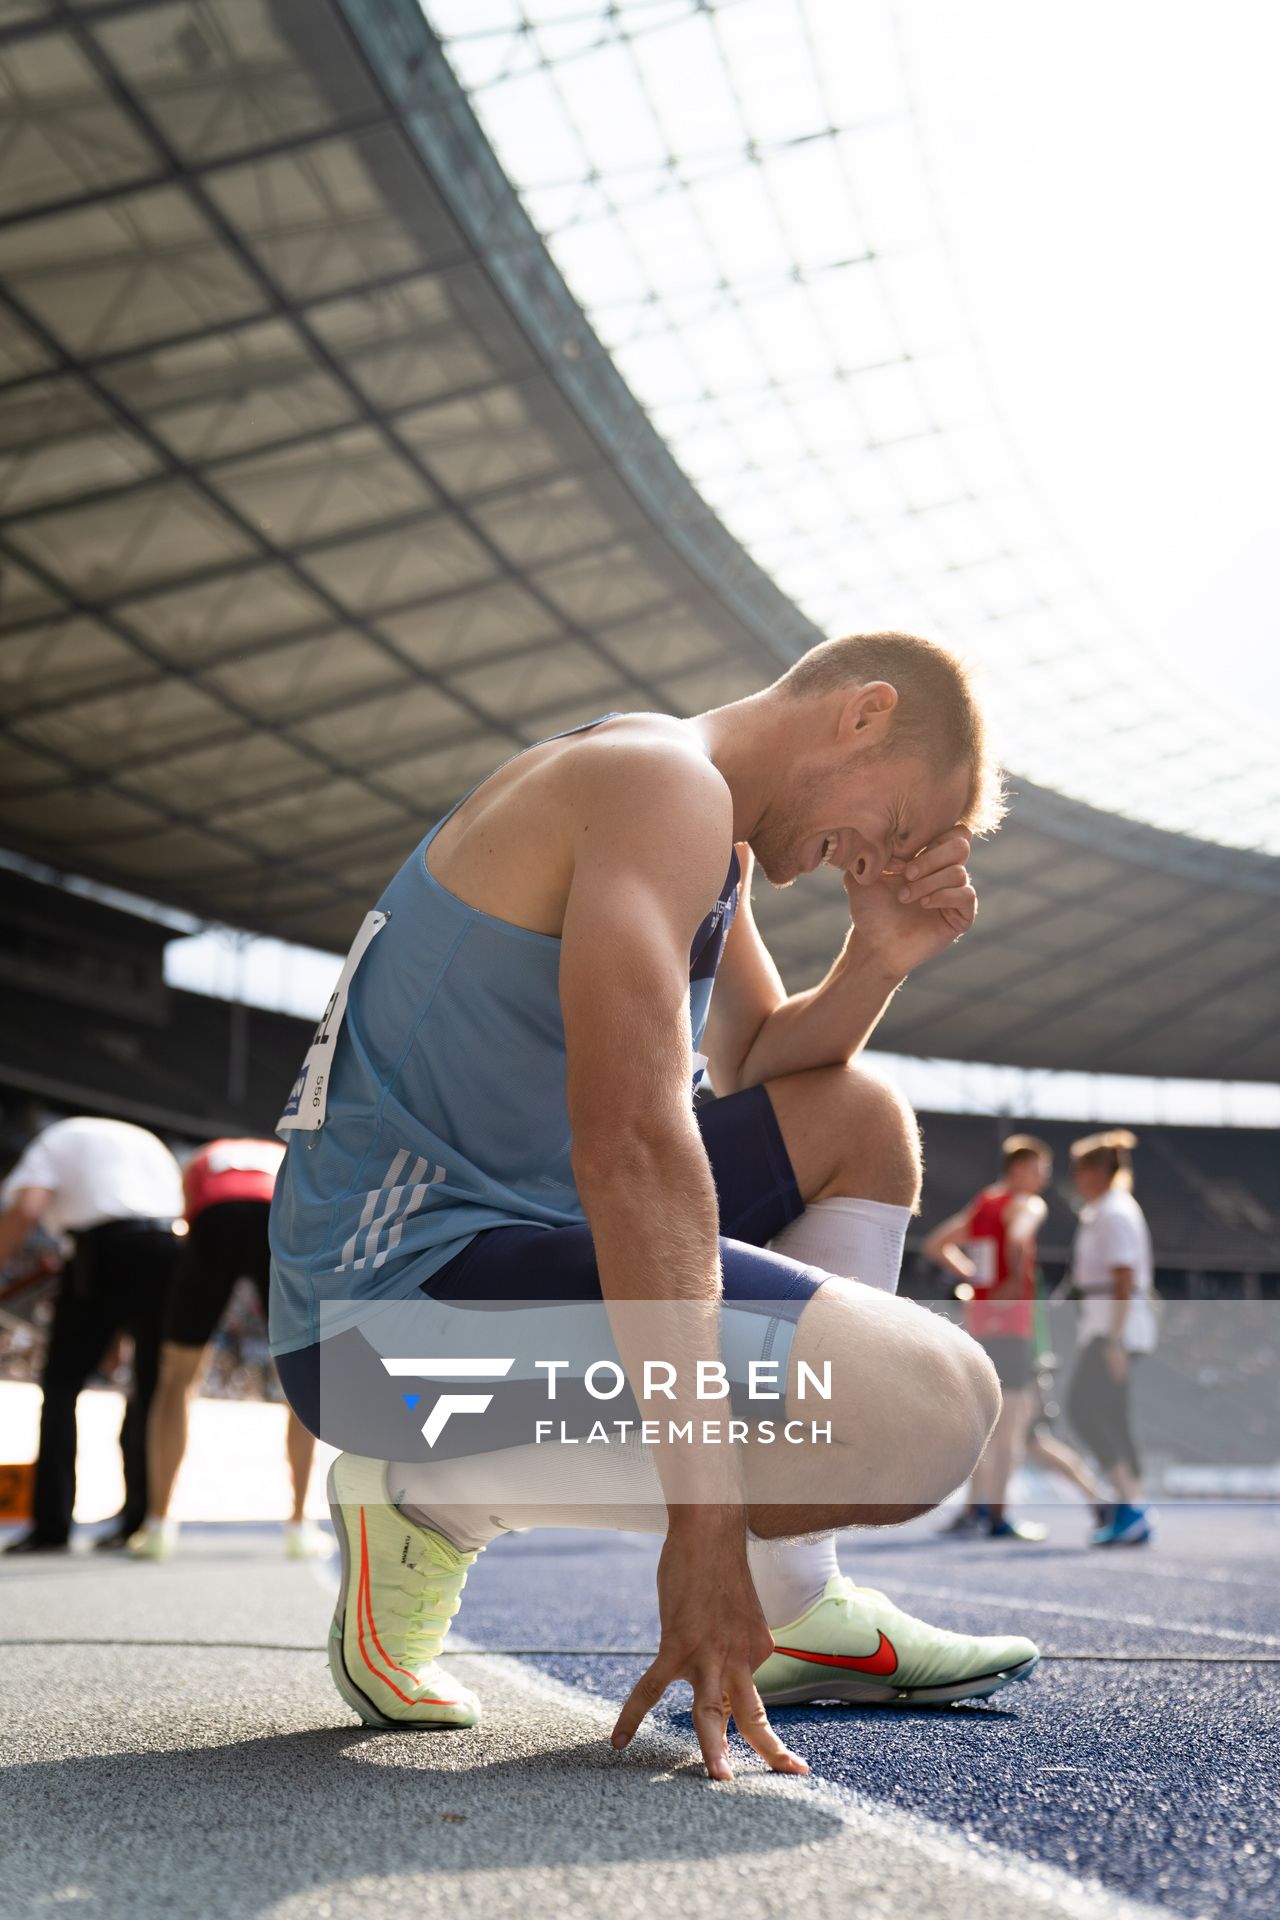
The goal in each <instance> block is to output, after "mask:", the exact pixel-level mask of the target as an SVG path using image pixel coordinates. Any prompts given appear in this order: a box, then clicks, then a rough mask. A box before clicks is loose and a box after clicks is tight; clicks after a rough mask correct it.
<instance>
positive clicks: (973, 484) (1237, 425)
mask: <svg viewBox="0 0 1280 1920" xmlns="http://www.w3.org/2000/svg"><path fill="white" fill-rule="evenodd" d="M427 11H428V13H429V16H430V18H431V19H432V21H433V23H434V24H435V26H436V27H437V30H438V31H440V32H441V33H442V35H443V36H444V38H445V41H446V45H447V47H448V50H449V53H450V56H451V58H452V60H453V61H454V64H455V67H456V68H457V70H458V72H459V74H460V76H461V78H462V79H463V81H464V84H466V85H467V86H468V87H469V88H470V90H471V91H472V97H473V100H474V104H475V106H476V109H477V111H478V113H479V114H480V116H481V119H482V122H483V124H484V125H485V127H486V130H487V131H488V133H489V135H490V138H491V139H492V140H493V142H494V145H495V147H496V149H497V151H498V153H499V156H500V157H501V159H502V160H503V162H504V165H505V166H506V168H507V171H508V173H509V174H510V175H511V177H512V179H513V180H514V181H515V183H516V185H517V186H518V187H519V188H520V190H521V193H522V196H523V198H524V201H525V204H526V206H527V208H528V209H529V212H530V215H531V217H532V218H533V219H534V221H535V223H536V224H537V225H538V226H539V227H540V229H541V230H542V231H543V232H544V234H545V235H546V237H547V239H548V243H549V245H550V246H551V248H552V251H553V253H554V255H555V257H556V259H557V262H558V264H559V265H560V267H561V270H562V271H563V272H564V274H565V276H566V278H567V280H568V281H569V284H570V286H571V287H572V288H573V290H574V292H575V293H576V294H577V296H578V298H579V299H580V300H581V301H582V303H583V305H584V306H585V307H586V308H587V310H588V312H589V313H590V315H591V317H592V319H593V321H594V323H595V325H596V327H597V329H598V331H599V332H600V334H601V336H602V338H603V339H604V341H605V343H606V345H607V346H608V348H609V349H610V351H611V353H612V354H613V357H614V359H615V360H616V362H617V364H618V365H619V367H620V368H621V369H622V371H623V373H624V375H625V376H626V378H627V379H628V381H629V382H630V384H631V386H632V389H633V391H634V392H635V393H636V394H637V396H638V397H639V398H640V400H641V401H642V402H643V404H644V405H645V406H646V407H647V408H648V410H649V412H650V413H651V415H652V417H653V419H654V421H655V424H656V425H657V426H658V428H659V430H660V431H661V432H662V433H663V435H664V437H665V438H666V439H667V440H668V442H669V444H670V445H671V446H672V448H673V450H674V451H675V453H676V454H677V457H678V458H679V459H680V460H681V462H682V464H683V465H684V467H685V469H686V471H687V472H688V473H689V474H690V476H691V478H693V480H694V481H695V483H696V484H697V485H698V486H699V487H700V489H701V490H702V491H703V493H704V494H705V496H706V497H707V499H708V500H709V501H710V502H711V504H712V505H713V506H714V507H715V508H716V510H717V511H718V512H719V513H720V514H721V515H722V517H723V518H724V519H725V520H726V522H727V523H728V524H729V526H730V527H731V528H732V529H733V531H734V532H735V533H737V535H738V536H739V538H741V539H742V540H743V541H744V543H745V544H747V545H748V546H749V547H750V548H751V550H752V551H753V553H754V554H755V556H756V558H757V559H758V560H759V561H760V562H761V564H762V565H764V566H765V567H766V568H768V570H769V571H770V572H772V573H773V575H774V576H775V578H776V579H777V580H778V581H779V583H780V584H781V585H782V586H783V587H784V589H786V590H787V591H788V592H790V593H791V594H792V595H793V596H794V597H795V598H796V599H797V600H798V601H799V602H800V603H801V604H802V605H803V606H804V607H805V609H806V610H807V611H808V612H809V613H810V614H811V615H812V617H813V618H814V619H815V620H816V621H817V622H818V624H819V625H821V626H823V627H824V628H825V629H827V630H829V631H837V630H848V629H849V628H851V627H858V626H861V627H867V626H871V625H873V624H895V625H900V626H915V627H917V628H920V629H922V630H924V631H926V632H932V633H935V634H937V635H938V636H939V637H941V638H947V639H950V640H952V641H953V642H955V643H958V644H960V645H962V646H963V647H965V648H966V650H968V651H969V652H971V653H972V654H973V656H974V657H975V658H976V659H977V660H978V661H979V662H980V663H982V664H983V665H984V666H985V668H986V669H987V671H988V680H989V688H990V692H991V697H992V700H993V704H994V707H995V711H996V714H997V719H998V724H999V729H1000V735H1001V742H1002V747H1003V750H1004V753H1005V757H1006V758H1007V760H1008V761H1009V762H1010V764H1011V765H1013V766H1014V767H1015V768H1017V769H1018V770H1019V771H1021V772H1023V773H1024V774H1027V775H1029V776H1031V777H1032V778H1033V779H1038V780H1040V781H1042V782H1043V783H1045V784H1047V785H1051V786H1056V787H1059V788H1060V789H1062V790H1064V791H1069V792H1073V793H1076V794H1079V795H1081V796H1083V797H1085V798H1088V799H1091V800H1093V801H1094V802H1095V803H1097V804H1101V805H1103V806H1107V807H1112V808H1114V809H1116V810H1119V811H1127V812H1129V813H1131V814H1133V815H1135V816H1136V817H1140V818H1147V819H1151V820H1154V821H1156V822H1157V823H1159V824H1162V825H1167V826H1171V827H1175V828H1179V829H1182V830H1185V831H1195V832H1200V833H1202V834H1204V835H1206V837H1210V838H1219V839H1222V840H1225V841H1229V842H1233V843H1236V844H1243V845H1255V846H1266V847H1268V848H1270V849H1271V850H1273V851H1280V800H1278V795H1280V781H1278V776H1277V772H1276V768H1277V766H1278V765H1280V751H1278V749H1280V726H1278V724H1277V718H1276V716H1277V712H1278V711H1280V649H1278V648H1277V645H1276V641H1277V638H1278V637H1280V636H1278V635H1277V625H1278V624H1280V622H1278V616H1277V612H1276V608H1277V605H1278V604H1280V598H1278V596H1277V593H1276V585H1277V582H1276V578H1275V576H1276V571H1277V565H1276V560H1275V557H1274V556H1275V550H1276V546H1277V542H1276V540H1275V537H1274V529H1275V526H1276V520H1277V514H1276V508H1277V505H1280V500H1278V499H1277V495H1278V493H1280V479H1278V478H1277V473H1276V469H1275V465H1274V462H1273V460H1272V447H1273V445H1274V443H1275V440H1276V434H1277V428H1278V427H1280V385H1278V383H1277V377H1276V373H1275V359H1276V356H1275V348H1274V342H1275V340H1276V339H1277V337H1280V324H1278V323H1280V310H1278V309H1280V277H1277V276H1276V275H1275V274H1274V273H1272V271H1271V263H1270V254H1271V252H1272V245H1271V242H1270V241H1268V239H1267V235H1268V233H1270V232H1271V230H1272V228H1273V225H1274V208H1273V205H1272V193H1273V183H1274V180H1275V179H1276V177H1277V175H1278V173H1280V116H1277V115H1276V114H1275V112H1274V109H1273V102H1272V99H1271V97H1270V94H1271V91H1272V80H1273V76H1274V73H1275V71H1276V70H1277V61H1276V55H1277V53H1278V52H1280V14H1278V13H1276V12H1275V11H1274V10H1272V9H1269V8H1262V7H1258V6H1256V5H1254V4H1244V3H1243V0H1227V4H1226V5H1223V6H1218V7H1215V8H1214V9H1212V11H1210V10H1207V9H1206V8H1205V7H1204V6H1203V5H1200V4H1196V5H1189V4H1180V3H1179V0H1173V3H1172V4H1170V0H1125V4H1124V5H1123V6H1116V5H1115V4H1114V0H1080V4H1077V5H1075V6H1073V7H1071V8H1070V9H1067V8H1065V7H1063V6H1049V5H1044V4H1039V5H1028V4H1026V0H967V3H966V5H964V6H962V7H958V6H948V5H945V4H943V3H942V0H901V4H898V5H894V4H892V0H858V4H857V5H856V6H853V5H850V4H848V0H711V4H708V5H698V4H695V0H620V4H617V5H611V4H608V3H607V0H528V4H527V5H525V6H523V7H521V6H520V5H519V4H517V0H429V4H428V7H427Z"/></svg>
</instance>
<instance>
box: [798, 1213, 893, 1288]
mask: <svg viewBox="0 0 1280 1920" xmlns="http://www.w3.org/2000/svg"><path fill="white" fill-rule="evenodd" d="M910 1224H911V1209H910V1207H891V1206H890V1205H889V1203H888V1202H887V1201H885V1200H857V1199H853V1198H849V1199H844V1198H841V1199H837V1200H814V1201H812V1202H811V1203H810V1205H809V1206H807V1207H806V1208H805V1210H804V1212H803V1213H802V1214H800V1215H799V1217H798V1218H797V1219H795V1220H793V1221H792V1222H791V1224H790V1225H789V1226H786V1227H784V1228H783V1229H782V1232H781V1233H780V1234H779V1235H778V1236H777V1238H776V1239H775V1240H771V1241H770V1242H769V1247H770V1250H771V1251H772V1252H773V1253H785V1254H786V1255H787V1257H788V1259H791V1260H801V1261H803V1262H804V1264H805V1266H807V1267H821V1268H822V1269H823V1270H824V1271H825V1272H827V1273H837V1274H840V1275H842V1276H843V1278H844V1279H846V1280H861V1282H862V1284H863V1286H864V1287H875V1288H877V1289H878V1291H879V1292H881V1293H896V1292H897V1291H898V1274H899V1271H900V1269H901V1267H902V1249H903V1246H904V1245H905V1243H906V1238H907V1228H908V1227H909V1226H910Z"/></svg>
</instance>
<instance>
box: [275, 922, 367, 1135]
mask: <svg viewBox="0 0 1280 1920" xmlns="http://www.w3.org/2000/svg"><path fill="white" fill-rule="evenodd" d="M387 918H388V916H387V915H386V914H385V913H381V912H379V911H378V909H377V908H376V907H375V908H374V909H373V911H372V912H371V913H366V915H365V917H364V919H363V920H362V921H361V923H360V931H359V933H358V934H357V935H356V937H355V939H354V941H353V942H352V944H351V951H350V953H349V954H348V955H347V958H346V962H345V964H344V966H343V969H342V972H341V973H340V974H339V975H338V984H337V986H336V987H335V988H334V990H333V992H332V993H331V994H330V995H329V1004H328V1006H327V1007H326V1008H325V1010H324V1013H323V1014H322V1015H321V1018H320V1025H319V1026H318V1027H317V1028H316V1031H315V1037H314V1039H313V1040H312V1042H311V1045H310V1046H309V1047H308V1048H307V1057H306V1059H305V1060H304V1061H303V1063H302V1067H301V1070H300V1072H299V1074H298V1077H297V1079H296V1080H295V1081H294V1083H293V1092H292V1093H291V1094H290V1095H289V1098H288V1099H287V1100H286V1101H285V1107H284V1112H283V1113H282V1114H281V1115H280V1118H279V1119H278V1120H277V1121H276V1132H277V1133H296V1132H303V1133H317V1132H319V1130H320V1128H321V1127H322V1126H323V1125H324V1115H325V1108H326V1107H327V1106H328V1104H329V1071H330V1068H331V1066H332V1064H333V1050H334V1047H335V1046H336V1044H337V1039H338V1035H339V1033H341V1031H342V1022H343V1019H344V1017H345V1015H346V1011H347V995H348V993H350V991H351V982H352V979H353V978H354V976H355V970H356V968H357V967H358V966H359V965H360V962H361V961H362V960H363V959H364V956H365V954H366V953H367V952H368V950H369V947H370V946H371V945H372V942H373V937H374V935H375V934H377V933H381V932H382V929H383V927H385V926H386V924H387Z"/></svg>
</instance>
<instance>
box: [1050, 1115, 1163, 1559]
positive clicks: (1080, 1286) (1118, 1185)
mask: <svg viewBox="0 0 1280 1920" xmlns="http://www.w3.org/2000/svg"><path fill="white" fill-rule="evenodd" d="M1136 1145H1137V1140H1136V1139H1135V1137H1134V1135H1133V1134H1131V1133H1128V1132H1126V1131H1125V1130H1124V1129H1122V1128H1113V1129H1112V1130H1111V1131H1110V1132H1108V1133H1094V1134H1089V1135H1088V1136H1087V1137H1086V1138H1085V1139H1083V1140H1077V1141H1076V1142H1075V1144H1074V1145H1073V1146H1072V1148H1071V1173H1072V1177H1073V1179H1074V1181H1075V1184H1076V1188H1077V1190H1078V1192H1079V1194H1080V1197H1081V1199H1082V1200H1083V1201H1084V1203H1085V1204H1084V1207H1083V1209H1082V1210H1081V1214H1080V1225H1079V1228H1078V1230H1077V1233H1076V1239H1075V1245H1074V1247H1073V1249H1072V1255H1071V1284H1072V1290H1073V1291H1074V1292H1075V1293H1076V1294H1078V1295H1079V1296H1080V1323H1079V1328H1078V1332H1077V1358H1076V1365H1075V1371H1074V1373H1073V1375H1072V1378H1071V1385H1070V1387H1069V1389H1068V1392H1067V1414H1068V1417H1069V1419H1070V1421H1071V1424H1072V1426H1073V1427H1074V1428H1075V1430H1076V1432H1077V1433H1078V1434H1079V1435H1080V1438H1081V1439H1082V1440H1083V1441H1084V1442H1085V1444H1086V1446H1087V1447H1088V1448H1089V1450H1090V1451H1091V1452H1092V1453H1093V1455H1094V1456H1095V1458H1096V1459H1097V1462H1098V1465H1099V1466H1100V1467H1101V1468H1102V1470H1103V1472H1104V1473H1105V1474H1106V1476H1107V1478H1108V1479H1109V1480H1110V1482H1111V1485H1112V1487H1113V1488H1114V1490H1115V1495H1116V1500H1117V1506H1116V1510H1115V1513H1114V1515H1113V1516H1112V1517H1111V1518H1110V1519H1109V1520H1108V1521H1107V1522H1106V1524H1104V1525H1103V1526H1100V1527H1099V1528H1098V1529H1097V1531H1096V1532H1095V1533H1094V1535H1093V1544H1094V1545H1095V1546H1100V1547H1112V1546H1141V1545H1145V1544H1146V1542H1148V1541H1149V1540H1150V1539H1151V1537H1152V1533H1151V1521H1150V1518H1149V1516H1148V1514H1147V1511H1146V1508H1145V1507H1144V1506H1143V1504H1142V1468H1141V1463H1140V1461H1139V1458H1138V1449H1137V1446H1136V1444H1135V1441H1134V1437H1133V1427H1132V1422H1131V1419H1130V1406H1129V1402H1130V1388H1131V1384H1132V1380H1133V1369H1134V1363H1135V1359H1136V1357H1137V1356H1138V1355H1140V1354H1144V1353H1150V1352H1151V1351H1152V1350H1153V1348H1154V1347H1155V1344H1156V1317H1155V1309H1154V1306H1153V1304H1152V1303H1153V1299H1154V1294H1155V1287H1154V1266H1155V1262H1154V1257H1153V1254H1152V1248H1151V1233H1150V1230H1149V1229H1148V1226H1147V1222H1146V1218H1145V1216H1144V1214H1143V1211H1142V1208H1141V1207H1140V1206H1139V1205H1138V1203H1137V1201H1136V1200H1135V1199H1134V1197H1133V1174H1132V1165H1131V1155H1132V1152H1133V1149H1134V1147H1135V1146H1136Z"/></svg>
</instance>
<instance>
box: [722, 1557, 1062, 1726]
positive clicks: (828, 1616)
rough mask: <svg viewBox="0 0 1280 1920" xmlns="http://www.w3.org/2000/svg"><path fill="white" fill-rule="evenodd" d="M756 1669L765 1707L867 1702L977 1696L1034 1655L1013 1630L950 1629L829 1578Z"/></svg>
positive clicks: (1021, 1672)
mask: <svg viewBox="0 0 1280 1920" xmlns="http://www.w3.org/2000/svg"><path fill="white" fill-rule="evenodd" d="M773 1644H774V1651H773V1652H772V1653H771V1654H770V1656H769V1658H768V1659H767V1660H766V1661H765V1663H764V1665H763V1666H762V1667H760V1668H759V1669H758V1670H757V1672H756V1686H757V1688H758V1689H759V1692H760V1698H761V1699H762V1700H763V1701H764V1703H765V1705H766V1706H777V1707H782V1706H793V1705H797V1704H799V1703H801V1702H803V1701H806V1700H845V1701H849V1702H851V1703H852V1704H854V1705H856V1706H866V1707H895V1706H897V1707H917V1706H945V1705H947V1704H948V1702H950V1701H953V1700H982V1699H985V1698H986V1696H987V1695H988V1694H989V1693H995V1692H996V1691H997V1690H998V1689H999V1688H1000V1687H1007V1686H1008V1685H1009V1682H1010V1681H1011V1680H1025V1679H1026V1678H1027V1675H1028V1674H1029V1673H1030V1672H1031V1670H1032V1668H1033V1667H1034V1666H1035V1664H1036V1662H1037V1661H1038V1660H1039V1658H1040V1649H1039V1648H1038V1647H1037V1646H1036V1645H1035V1643H1034V1641H1031V1640H1025V1639H1023V1638H1022V1636H1021V1635H1018V1634H1010V1635H1004V1634H985V1635H977V1634H967V1633H949V1632H948V1631H947V1630H946V1628H945V1627H931V1626H929V1625H928V1623H927V1622H926V1621H924V1620H916V1619H915V1618H913V1616H912V1615H911V1614H909V1613H904V1612H903V1611H902V1609H901V1607H895V1606H894V1604H893V1601H892V1600H890V1599H888V1598H887V1596H886V1595H885V1594H883V1593H879V1592H877V1590H876V1589H875V1588H874V1587H856V1586H855V1585H854V1584H853V1581H852V1580H849V1579H847V1578H846V1577H845V1575H844V1574H842V1573H836V1574H832V1576H831V1578H830V1579H829V1580H828V1582H827V1584H826V1586H825V1588H824V1589H823V1593H822V1598H821V1599H820V1600H815V1601H814V1603H813V1605H812V1606H811V1607H810V1608H809V1610H808V1612H807V1613H802V1614H801V1615H800V1618H799V1619H798V1620H793V1621H792V1622H791V1623H790V1625H788V1626H785V1627H775V1628H774V1629H773Z"/></svg>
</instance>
